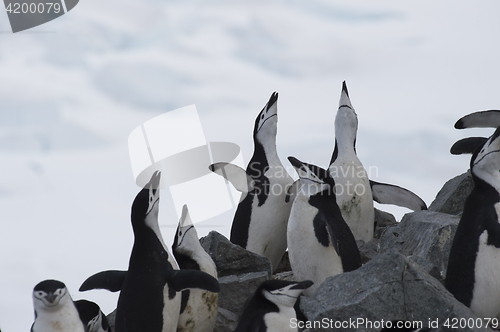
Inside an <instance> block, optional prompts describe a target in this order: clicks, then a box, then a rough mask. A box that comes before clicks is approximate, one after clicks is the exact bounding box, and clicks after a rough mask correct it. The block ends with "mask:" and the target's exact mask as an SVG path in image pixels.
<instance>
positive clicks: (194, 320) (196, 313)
mask: <svg viewBox="0 0 500 332" xmlns="http://www.w3.org/2000/svg"><path fill="white" fill-rule="evenodd" d="M217 308H218V295H217V293H212V292H209V291H205V290H202V289H190V290H189V300H188V303H187V306H186V309H185V310H184V313H183V314H181V315H180V317H179V326H182V329H181V328H179V327H178V328H177V331H178V332H212V331H213V330H214V326H215V319H216V318H217Z"/></svg>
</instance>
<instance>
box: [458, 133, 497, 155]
mask: <svg viewBox="0 0 500 332" xmlns="http://www.w3.org/2000/svg"><path fill="white" fill-rule="evenodd" d="M487 140H488V139H487V138H486V137H467V138H463V139H461V140H458V141H456V142H455V143H454V144H453V145H452V147H451V149H450V152H451V154H473V153H474V152H475V151H476V150H477V149H480V148H481V147H482V146H483V145H484V143H486V141H487Z"/></svg>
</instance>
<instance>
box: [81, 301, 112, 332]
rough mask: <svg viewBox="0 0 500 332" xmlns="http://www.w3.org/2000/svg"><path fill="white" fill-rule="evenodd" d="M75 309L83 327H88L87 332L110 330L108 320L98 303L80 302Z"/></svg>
mask: <svg viewBox="0 0 500 332" xmlns="http://www.w3.org/2000/svg"><path fill="white" fill-rule="evenodd" d="M75 307H76V309H77V310H78V314H79V316H80V319H81V320H82V322H83V325H85V326H86V329H85V331H101V330H104V331H107V330H108V326H109V324H108V320H107V318H106V316H105V315H104V314H103V313H102V311H101V308H99V306H98V305H97V303H94V302H92V301H87V300H78V301H75Z"/></svg>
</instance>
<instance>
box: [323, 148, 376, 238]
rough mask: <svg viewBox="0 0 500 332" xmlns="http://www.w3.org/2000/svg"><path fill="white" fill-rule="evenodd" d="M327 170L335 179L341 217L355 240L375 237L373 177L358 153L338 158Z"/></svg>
mask: <svg viewBox="0 0 500 332" xmlns="http://www.w3.org/2000/svg"><path fill="white" fill-rule="evenodd" d="M328 171H329V172H330V175H331V176H332V178H333V179H334V180H335V195H336V199H337V204H338V206H339V208H340V211H341V213H342V217H344V220H345V221H346V223H347V225H349V228H350V229H351V231H352V233H353V235H354V238H355V239H356V240H363V241H365V242H368V241H370V240H371V239H372V238H373V228H374V210H373V195H372V191H371V188H370V180H369V179H368V175H367V174H366V170H365V168H364V167H363V165H362V164H361V162H360V161H359V159H358V158H357V157H356V155H355V154H353V155H352V156H350V158H342V159H337V160H335V162H334V163H333V164H332V165H330V167H329V169H328Z"/></svg>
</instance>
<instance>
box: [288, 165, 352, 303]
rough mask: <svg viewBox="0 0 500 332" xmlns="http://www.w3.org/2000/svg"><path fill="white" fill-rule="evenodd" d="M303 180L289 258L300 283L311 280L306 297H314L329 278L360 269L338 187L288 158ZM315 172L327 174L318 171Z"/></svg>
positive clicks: (295, 207) (290, 231)
mask: <svg viewBox="0 0 500 332" xmlns="http://www.w3.org/2000/svg"><path fill="white" fill-rule="evenodd" d="M288 160H290V163H291V164H292V165H293V167H295V169H296V171H297V173H298V174H299V177H300V190H299V192H298V193H297V197H295V201H294V203H293V206H292V211H291V213H290V220H289V221H288V231H287V236H288V255H289V257H290V265H291V267H292V271H293V274H294V276H295V278H297V279H298V280H304V279H308V280H312V281H313V282H314V287H310V288H309V289H307V290H306V291H305V294H306V295H308V296H311V295H312V293H313V292H314V291H315V290H316V288H317V287H318V286H319V285H321V283H322V282H323V281H325V279H326V278H328V277H330V276H333V275H336V274H340V273H343V272H348V271H353V270H355V269H357V268H358V267H360V266H361V256H360V253H359V249H358V247H357V245H356V240H355V239H354V236H353V234H352V232H351V230H350V229H349V227H348V226H347V224H346V222H345V221H344V219H343V217H342V213H341V212H340V209H339V207H338V205H337V203H336V201H335V194H334V193H333V189H334V186H335V183H334V181H333V179H331V178H330V177H329V176H328V175H326V176H324V177H323V178H320V177H318V176H317V175H316V174H315V173H314V172H313V171H311V169H310V168H309V167H308V166H307V165H306V164H304V163H302V162H301V161H299V160H297V159H296V158H294V157H288ZM316 168H317V169H316V172H321V173H323V174H326V171H325V170H322V169H320V168H319V167H316Z"/></svg>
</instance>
